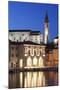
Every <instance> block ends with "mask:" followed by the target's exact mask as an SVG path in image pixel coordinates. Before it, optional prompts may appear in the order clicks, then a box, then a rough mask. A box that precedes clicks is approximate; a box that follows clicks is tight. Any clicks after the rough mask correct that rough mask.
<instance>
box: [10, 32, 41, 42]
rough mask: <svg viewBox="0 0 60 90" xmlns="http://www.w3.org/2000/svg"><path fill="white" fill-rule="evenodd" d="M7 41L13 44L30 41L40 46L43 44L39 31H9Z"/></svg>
mask: <svg viewBox="0 0 60 90" xmlns="http://www.w3.org/2000/svg"><path fill="white" fill-rule="evenodd" d="M9 40H11V41H14V42H24V41H31V42H35V43H38V44H40V43H41V42H43V35H42V34H41V33H40V32H39V31H31V30H10V31H9Z"/></svg>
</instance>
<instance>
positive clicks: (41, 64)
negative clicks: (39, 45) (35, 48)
mask: <svg viewBox="0 0 60 90" xmlns="http://www.w3.org/2000/svg"><path fill="white" fill-rule="evenodd" d="M39 67H44V64H43V58H42V57H39Z"/></svg>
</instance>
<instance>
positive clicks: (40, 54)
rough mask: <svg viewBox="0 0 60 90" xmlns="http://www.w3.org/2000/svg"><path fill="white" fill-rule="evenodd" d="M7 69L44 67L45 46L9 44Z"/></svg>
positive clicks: (27, 42)
mask: <svg viewBox="0 0 60 90" xmlns="http://www.w3.org/2000/svg"><path fill="white" fill-rule="evenodd" d="M9 43H10V44H9V45H10V51H9V53H10V54H9V55H10V57H9V68H33V67H36V68H40V67H44V58H45V46H44V45H40V44H36V43H32V42H29V41H26V42H24V43H21V42H18V43H16V42H11V41H10V42H9Z"/></svg>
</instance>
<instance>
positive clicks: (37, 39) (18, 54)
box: [9, 14, 58, 68]
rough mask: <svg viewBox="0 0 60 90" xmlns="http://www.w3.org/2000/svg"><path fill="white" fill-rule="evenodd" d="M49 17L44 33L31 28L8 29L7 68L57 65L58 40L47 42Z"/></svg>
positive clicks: (45, 22) (46, 20) (45, 23)
mask: <svg viewBox="0 0 60 90" xmlns="http://www.w3.org/2000/svg"><path fill="white" fill-rule="evenodd" d="M48 36H49V19H48V15H47V14H46V16H45V21H44V34H42V33H41V32H40V31H32V30H9V68H33V67H34V68H42V67H45V66H46V67H50V66H52V67H53V66H57V65H58V44H57V42H58V40H57V38H55V39H54V40H53V43H48Z"/></svg>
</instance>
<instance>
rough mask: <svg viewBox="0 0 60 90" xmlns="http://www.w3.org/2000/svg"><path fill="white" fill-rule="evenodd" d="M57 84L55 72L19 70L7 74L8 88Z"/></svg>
mask: <svg viewBox="0 0 60 90" xmlns="http://www.w3.org/2000/svg"><path fill="white" fill-rule="evenodd" d="M50 85H58V74H57V72H20V73H10V74H9V88H25V87H40V86H50Z"/></svg>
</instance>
